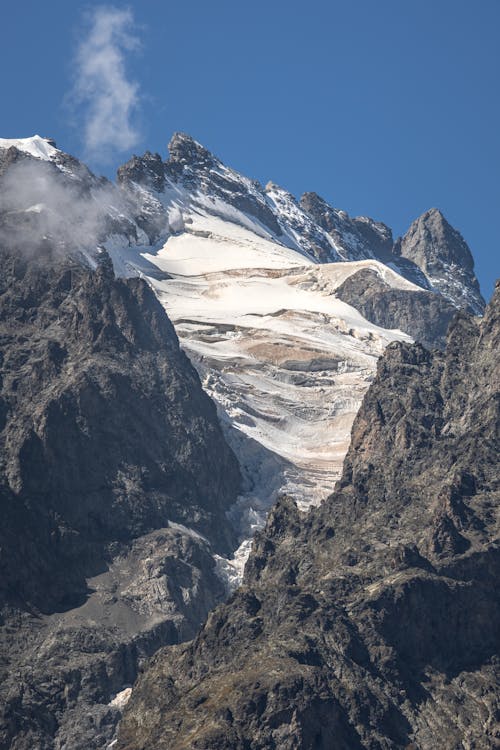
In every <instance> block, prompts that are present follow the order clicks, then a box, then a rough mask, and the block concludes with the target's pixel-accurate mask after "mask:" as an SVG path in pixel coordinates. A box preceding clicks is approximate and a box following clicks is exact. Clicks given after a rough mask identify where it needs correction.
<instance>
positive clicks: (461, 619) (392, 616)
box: [116, 286, 500, 750]
mask: <svg viewBox="0 0 500 750" xmlns="http://www.w3.org/2000/svg"><path fill="white" fill-rule="evenodd" d="M499 351H500V286H498V287H497V290H496V292H495V296H494V299H493V301H492V302H491V304H490V305H489V307H488V308H487V310H486V314H485V317H484V320H483V321H482V322H481V323H477V322H475V321H474V319H472V318H471V317H469V316H467V315H465V314H462V313H461V314H459V315H458V316H457V317H456V318H455V319H454V321H453V322H452V324H451V326H450V330H449V334H448V341H447V348H446V352H445V353H440V352H434V353H430V352H429V351H427V350H426V349H424V348H423V347H422V346H421V345H419V344H415V345H408V344H401V343H395V344H392V345H390V346H389V347H388V349H387V351H386V353H385V355H384V356H383V357H382V358H381V360H380V363H379V367H378V374H377V377H376V379H375V381H374V382H373V384H372V386H371V387H370V389H369V390H368V392H367V394H366V396H365V399H364V402H363V405H362V407H361V409H360V412H359V414H358V416H357V418H356V420H355V423H354V426H353V430H352V441H351V446H350V449H349V452H348V455H347V457H346V460H345V465H344V471H343V476H342V479H341V480H340V482H339V484H338V486H337V489H336V491H335V493H334V494H333V495H332V496H331V497H330V498H329V499H328V500H327V501H325V502H324V503H323V504H322V505H321V506H320V507H319V508H316V509H313V510H312V511H311V512H310V513H309V514H308V515H305V514H301V513H300V512H299V511H298V510H297V508H296V506H295V504H294V503H293V502H291V501H290V500H287V499H286V498H284V499H282V500H281V501H280V502H279V503H278V504H277V506H276V507H275V509H274V510H273V511H272V512H271V514H270V516H269V518H268V522H267V526H266V528H265V530H264V531H262V532H260V533H258V534H257V536H256V538H255V542H254V548H253V552H252V554H251V556H250V559H249V562H248V564H247V567H246V570H245V578H244V583H243V586H242V587H241V588H240V589H239V590H238V591H237V592H236V593H235V594H234V595H233V596H232V598H231V599H230V600H229V601H228V602H227V603H226V604H225V605H222V606H220V607H218V608H217V609H216V610H215V611H214V612H213V613H212V614H211V615H210V616H209V619H208V621H207V624H206V625H205V627H204V628H203V629H202V630H201V632H200V633H199V635H198V636H197V637H196V639H195V640H194V641H193V642H192V643H190V644H188V645H184V646H178V647H175V648H169V649H166V650H163V651H161V652H159V653H158V654H157V655H156V656H155V657H154V659H153V660H152V662H151V664H150V666H149V668H148V669H147V670H146V672H145V673H144V675H143V676H142V677H141V678H140V679H139V681H138V683H137V685H136V686H135V688H134V691H133V694H132V699H131V702H130V704H129V706H128V708H127V710H126V713H125V716H124V719H123V721H122V724H121V730H120V734H119V741H118V744H117V746H116V747H117V750H118V749H119V750H139V749H141V750H145V748H151V747H154V748H155V750H162V749H163V748H164V749H165V750H166V749H167V748H168V750H178V749H179V750H180V748H183V750H186V749H187V748H199V749H200V750H201V749H203V750H208V749H209V748H211V749H213V750H215V749H216V748H217V750H247V748H255V750H257V749H264V748H266V749H269V750H271V748H280V750H284V749H290V750H291V749H292V748H293V749H294V750H296V749H297V748H324V749H325V750H327V749H328V750H331V749H332V748H339V749H340V748H345V750H347V749H349V750H352V749H353V748H370V750H375V748H382V747H384V748H411V747H414V748H419V750H434V749H435V748H436V747H440V748H443V749H444V750H455V749H456V748H458V747H477V748H493V747H496V746H497V745H498V741H499V739H500V734H499V728H498V726H499V725H498V713H497V711H498V677H499V672H498V664H499V662H498V648H499V633H500V627H499V626H500V597H499V593H498V576H499V572H500V554H499V546H498V514H497V510H498V502H499V499H500V486H499V472H498V455H499V434H498V433H499V424H500V413H499V412H500V399H499V391H500V388H499V386H500V383H499V372H500V368H499V361H498V353H499Z"/></svg>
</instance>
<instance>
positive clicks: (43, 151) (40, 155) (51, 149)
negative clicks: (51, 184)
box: [0, 135, 59, 161]
mask: <svg viewBox="0 0 500 750" xmlns="http://www.w3.org/2000/svg"><path fill="white" fill-rule="evenodd" d="M9 148H16V149H17V150H18V151H23V152H24V153H26V154H30V156H34V157H35V158H36V159H43V160H44V161H48V160H49V159H52V158H54V157H55V156H56V155H57V154H58V153H59V151H58V149H57V148H56V144H55V141H53V140H52V138H42V137H41V136H39V135H33V136H31V137H30V138H0V149H9Z"/></svg>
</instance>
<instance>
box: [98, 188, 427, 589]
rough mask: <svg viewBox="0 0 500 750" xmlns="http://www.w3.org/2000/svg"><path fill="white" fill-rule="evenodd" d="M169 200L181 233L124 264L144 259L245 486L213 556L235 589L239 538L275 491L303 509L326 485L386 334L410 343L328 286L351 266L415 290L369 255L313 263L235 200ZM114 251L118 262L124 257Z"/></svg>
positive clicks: (242, 553)
mask: <svg viewBox="0 0 500 750" xmlns="http://www.w3.org/2000/svg"><path fill="white" fill-rule="evenodd" d="M170 199H171V200H172V204H171V206H173V207H172V208H171V212H172V214H173V213H174V210H175V212H176V214H175V216H176V221H177V225H178V226H180V227H183V231H179V232H176V233H174V234H172V235H171V236H169V237H168V239H167V241H166V242H165V244H163V245H162V246H160V247H158V248H157V249H156V252H155V251H154V250H153V251H152V250H151V249H150V248H148V249H146V250H145V251H144V252H143V253H142V257H141V258H140V259H139V258H136V261H135V263H134V265H135V268H136V269H137V267H139V266H141V264H142V263H145V264H146V265H144V266H143V267H142V271H141V272H142V273H143V274H144V275H145V276H146V278H147V279H148V281H149V283H150V284H151V286H152V287H153V289H154V290H155V292H156V294H157V296H158V298H159V299H160V301H161V302H162V304H163V305H164V307H165V310H166V311H167V313H168V315H169V317H170V319H171V320H172V322H173V323H174V325H175V327H176V330H177V334H178V336H179V338H180V341H181V344H182V346H183V348H184V350H185V351H186V353H187V354H188V355H189V357H190V358H191V361H192V362H193V364H194V365H195V367H196V368H197V370H198V372H199V374H200V377H201V379H202V382H203V385H204V388H205V389H206V391H207V392H208V393H209V394H210V396H211V397H212V398H213V399H214V401H215V402H216V404H217V406H218V410H219V415H220V419H221V422H222V424H223V426H224V428H225V432H226V436H227V438H228V441H229V442H230V444H231V446H232V447H233V450H234V451H235V453H236V454H237V456H238V458H239V461H240V464H241V467H242V471H243V475H244V480H245V488H244V493H243V495H242V496H241V497H240V498H239V500H238V503H237V504H236V506H235V507H234V509H233V517H234V521H235V523H236V524H237V526H238V528H239V529H240V532H241V547H240V549H239V550H238V551H237V552H236V555H235V557H234V560H232V561H227V560H222V559H219V561H218V563H219V569H220V570H221V572H222V573H223V574H224V575H225V577H226V578H227V579H228V580H229V582H230V584H231V585H236V584H237V583H238V582H239V580H240V578H241V574H242V571H243V567H244V564H245V561H246V559H247V556H248V553H249V550H250V541H249V540H250V539H251V537H252V535H253V533H254V531H255V529H256V528H259V527H260V526H262V524H263V523H264V521H265V516H266V513H267V511H268V509H269V507H270V506H271V505H272V504H273V503H274V502H275V500H276V498H277V496H278V495H279V494H281V493H287V494H288V495H291V496H292V497H293V498H294V499H295V500H296V501H297V503H298V504H299V507H301V508H302V509H306V508H307V507H309V506H310V505H312V504H316V503H319V502H320V501H321V500H322V499H323V498H324V497H326V495H328V494H329V493H330V492H332V490H333V488H334V485H335V482H336V481H337V479H338V478H339V475H340V471H341V467H342V462H343V459H344V456H345V453H346V451H347V447H348V444H349V439H350V430H351V426H352V422H353V419H354V416H355V414H356V412H357V410H358V408H359V405H360V403H361V399H362V397H363V395H364V393H365V391H366V389H367V388H368V385H369V383H370V381H371V379H372V377H373V374H374V371H375V367H376V362H377V359H378V357H379V356H380V355H381V354H382V352H383V350H384V349H385V347H386V346H387V344H388V343H389V342H390V341H392V340H394V339H405V340H409V337H408V336H407V335H405V334H403V333H402V332H401V331H387V330H385V329H382V328H379V327H378V326H376V325H373V324H372V323H370V322H368V321H367V320H366V319H365V318H363V316H362V315H361V314H360V313H359V312H358V311H357V310H356V309H355V308H353V307H351V306H350V305H347V304H345V303H344V302H342V301H341V300H339V299H338V298H337V297H336V296H335V289H336V288H337V287H338V286H339V285H340V284H342V283H343V281H344V280H345V279H346V278H347V277H348V276H350V275H351V274H353V273H355V272H356V271H358V270H359V269H360V268H371V269H373V270H374V271H376V272H377V273H379V274H380V275H381V276H382V277H383V279H384V280H385V281H386V282H387V283H389V284H391V285H392V286H394V287H400V288H416V287H414V286H413V284H411V283H410V282H409V281H406V280H405V279H403V278H402V277H401V276H399V275H398V274H397V273H396V272H394V271H392V270H391V269H389V268H388V267H387V266H384V265H383V264H381V263H379V262H378V261H375V260H364V261H358V262H339V263H330V264H318V263H317V262H316V261H315V260H314V259H313V258H312V257H310V256H307V255H305V254H304V252H299V251H298V250H294V249H292V248H290V247H287V246H284V245H281V244H279V243H278V242H277V241H276V240H275V239H274V238H273V237H272V235H271V234H270V233H269V232H266V231H265V230H264V229H263V227H262V225H260V224H259V223H258V222H256V221H255V220H253V219H251V218H249V217H245V216H244V215H243V218H242V215H241V213H240V212H238V211H236V209H234V208H233V207H230V206H228V207H226V209H225V210H221V206H220V205H217V206H216V208H217V211H218V212H219V215H217V216H216V215H213V213H212V211H213V210H214V203H215V201H210V199H207V198H204V201H197V202H196V203H195V204H194V205H193V204H191V205H190V206H189V207H188V208H186V206H185V205H182V202H181V201H182V196H180V195H179V191H176V193H171V194H170ZM218 203H221V201H218ZM220 214H222V216H221V215H220ZM226 217H227V218H226ZM266 235H267V236H266ZM113 257H114V260H115V263H116V264H121V265H122V266H123V267H125V266H126V265H127V263H128V264H130V262H131V257H130V256H129V257H128V258H127V257H125V256H124V255H122V256H121V257H116V252H114V254H113ZM147 267H149V268H152V267H155V268H157V269H159V271H161V272H162V273H161V274H155V275H151V274H150V273H148V270H147ZM162 275H163V278H162ZM165 275H167V276H168V277H169V278H165ZM157 276H158V277H159V278H157Z"/></svg>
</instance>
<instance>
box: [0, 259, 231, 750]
mask: <svg viewBox="0 0 500 750" xmlns="http://www.w3.org/2000/svg"><path fill="white" fill-rule="evenodd" d="M45 250H46V252H45V253H44V252H42V251H41V250H39V252H38V253H37V254H36V255H34V256H31V257H30V258H29V259H27V258H26V257H24V256H23V255H20V254H19V252H18V251H17V250H16V252H13V253H10V252H7V251H3V252H2V253H1V256H0V262H1V269H2V273H1V277H0V278H1V281H0V361H1V363H2V376H1V381H0V389H1V390H0V444H1V453H0V455H1V459H0V503H1V510H2V524H1V528H0V604H1V606H2V617H3V621H2V625H3V627H2V629H1V634H0V640H1V653H2V662H1V672H2V677H1V679H0V684H1V688H0V691H1V693H2V711H1V717H0V747H2V748H7V747H12V748H34V747H37V748H38V747H39V748H46V747H47V748H51V747H64V746H65V742H66V743H67V746H68V747H71V748H77V747H85V748H88V747H101V746H102V745H101V744H99V742H98V739H99V737H100V738H101V740H102V741H104V739H106V737H107V738H108V739H111V737H112V727H113V725H114V723H116V718H117V715H118V714H117V712H116V711H114V709H113V707H112V708H109V707H107V704H108V703H109V702H110V701H111V699H112V698H113V696H114V694H115V693H117V692H119V690H120V688H121V687H122V686H123V684H124V683H125V684H128V683H130V682H131V681H132V680H133V678H134V676H135V672H136V670H137V665H138V663H139V660H140V658H142V657H144V656H145V655H146V654H150V653H152V651H153V650H154V649H155V648H157V647H158V646H159V645H160V644H162V643H168V642H176V641H177V640H179V638H185V637H188V636H189V634H192V633H193V632H194V629H195V628H196V627H197V626H198V625H199V624H200V622H202V620H203V619H204V618H205V617H206V614H207V612H208V610H209V609H210V608H211V607H212V606H213V605H214V604H215V602H216V601H218V600H220V598H222V596H223V595H224V587H223V585H222V582H221V581H220V580H219V579H218V578H217V576H216V574H215V562H214V558H213V554H214V553H215V552H219V553H226V554H227V553H228V552H229V551H230V550H231V549H233V548H234V546H235V532H234V529H233V528H232V526H231V525H230V523H229V521H228V520H227V518H226V510H227V509H228V508H229V507H230V505H232V504H233V503H234V501H235V498H236V496H237V494H238V490H239V484H240V474H239V468H238V465H237V462H236V459H235V457H234V455H233V453H232V452H231V450H230V449H229V447H228V446H227V444H226V442H225V440H224V438H223V436H222V432H221V429H220V426H219V422H218V419H217V415H216V410H215V406H214V405H213V403H212V402H211V401H210V399H209V398H208V396H207V395H206V394H205V393H204V391H203V390H202V388H201V384H200V381H199V378H198V375H197V373H196V371H195V370H194V368H193V367H192V365H191V364H190V362H189V360H188V358H187V357H186V355H185V354H184V353H183V352H182V350H181V349H180V348H179V344H178V340H177V336H176V334H175V332H174V329H173V327H172V325H171V323H170V321H169V320H168V318H167V316H166V314H165V312H164V310H163V308H162V307H161V305H160V304H159V302H158V301H157V299H156V297H155V296H154V294H153V292H152V291H151V289H150V288H149V286H148V285H147V284H146V283H145V282H144V281H142V280H140V279H129V280H122V279H116V278H115V277H114V273H113V269H112V265H111V260H110V258H109V256H107V255H106V254H105V253H103V254H101V256H100V259H99V263H98V266H97V269H96V270H95V271H91V270H90V269H88V268H85V267H83V266H82V265H81V264H77V263H75V262H73V261H71V260H69V259H68V258H66V259H64V260H63V259H62V258H61V256H60V253H59V252H57V251H56V252H55V254H54V252H52V250H51V248H50V245H47V246H46V248H45ZM82 705H83V706H84V707H82ZM105 709H106V710H105ZM99 711H101V713H103V714H104V716H105V720H104V719H103V721H104V725H105V730H106V731H104V730H103V733H102V736H101V733H100V732H99V731H97V730H96V727H95V726H94V730H95V731H94V733H93V734H92V731H91V728H90V729H89V732H90V734H86V730H85V729H84V727H85V722H86V720H85V719H84V717H85V715H86V712H87V713H88V712H90V714H91V715H94V716H97V715H98V714H99ZM92 712H94V714H92ZM95 712H97V713H95ZM68 717H70V718H68ZM101 718H102V717H101ZM96 721H97V720H96ZM91 723H92V722H91ZM65 725H66V729H64V726H65ZM76 727H78V731H79V732H80V733H81V735H82V737H81V738H80V739H78V738H77V737H76V736H73V734H72V733H73V732H75V731H76ZM61 728H63V729H61ZM63 730H64V731H63ZM65 732H66V734H65ZM68 732H69V735H68V734H67V733H68ZM109 732H111V734H109ZM56 737H58V739H57V741H56V740H55V738H56ZM64 737H66V740H64ZM70 738H71V739H70ZM103 738H104V739H103ZM54 742H56V744H54ZM93 743H97V744H93Z"/></svg>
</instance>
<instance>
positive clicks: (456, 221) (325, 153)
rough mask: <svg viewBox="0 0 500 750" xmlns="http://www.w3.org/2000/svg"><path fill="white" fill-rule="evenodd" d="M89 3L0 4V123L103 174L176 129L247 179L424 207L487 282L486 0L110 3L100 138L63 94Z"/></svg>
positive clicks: (492, 181) (498, 52)
mask: <svg viewBox="0 0 500 750" xmlns="http://www.w3.org/2000/svg"><path fill="white" fill-rule="evenodd" d="M103 5H104V4H102V3H95V2H94V3H93V2H90V3H81V2H79V1H78V0H74V1H72V2H67V0H66V1H65V2H62V1H61V0H51V2H49V3H40V2H34V1H33V0H26V1H25V2H23V3H5V4H4V6H5V7H4V8H3V9H2V25H3V30H4V33H3V35H2V45H1V47H0V56H1V67H0V70H1V71H2V73H1V83H2V97H1V101H2V104H1V132H0V136H3V137H22V136H27V135H31V134H33V133H35V132H37V133H39V134H40V135H49V136H52V137H53V138H55V139H56V141H57V143H58V145H59V146H60V147H61V148H63V149H64V150H66V151H69V152H71V153H74V154H75V155H77V156H81V157H87V159H88V161H90V163H91V166H92V167H93V168H94V169H95V171H97V172H102V173H105V174H108V175H112V174H113V173H114V170H115V168H116V166H118V165H119V164H120V163H122V162H123V161H125V160H126V159H127V158H128V156H129V154H130V153H132V152H135V153H142V152H143V151H144V150H146V149H150V150H153V151H159V152H160V153H161V154H163V155H165V154H166V144H167V143H168V140H169V138H170V135H171V133H172V132H173V131H175V130H184V131H186V132H188V133H190V134H191V135H193V136H194V137H195V138H196V139H197V140H199V141H201V142H202V143H203V144H204V145H206V146H207V147H208V148H210V149H211V150H212V151H214V153H216V154H217V155H218V156H219V157H220V158H221V159H222V160H223V161H224V162H226V163H227V164H229V165H231V166H233V167H235V168H237V169H239V170H240V171H242V172H244V173H245V174H247V175H249V176H251V177H255V178H257V179H259V180H260V181H261V182H263V183H265V182H266V181H267V180H269V179H272V180H273V181H274V182H277V183H279V184H281V185H282V186H283V187H286V188H287V189H288V190H290V191H291V192H292V193H294V194H295V195H297V196H299V195H300V194H301V193H302V192H304V191H306V190H315V191H316V192H318V193H319V194H320V195H322V196H323V197H324V198H326V199H327V200H328V201H329V202H330V203H332V204H333V205H335V206H337V207H339V208H343V209H345V210H347V211H348V212H349V213H350V214H353V215H356V214H365V215H369V216H372V217H374V218H376V219H379V220H382V221H385V222H386V223H387V224H389V225H390V226H391V227H392V228H393V230H394V233H395V235H397V234H400V233H402V232H404V231H405V230H406V229H407V227H408V225H409V224H410V222H411V221H412V220H413V219H414V218H415V217H416V216H418V215H419V214H421V213H422V212H423V211H424V210H426V209H427V208H430V207H431V206H436V207H438V208H441V210H442V211H443V212H444V214H445V215H446V216H447V218H448V219H449V221H450V222H451V223H452V224H453V225H454V226H456V227H457V228H458V229H459V230H460V231H461V232H462V234H463V235H464V237H465V239H466V240H467V242H468V243H469V245H470V247H471V249H472V251H473V254H474V257H475V259H476V272H477V274H478V277H479V279H480V282H481V287H482V290H483V293H484V294H485V295H486V296H487V297H489V296H490V294H491V290H492V287H493V282H494V278H495V276H497V275H499V274H500V263H499V255H500V254H499V240H498V237H497V235H498V231H497V223H498V217H499V199H500V187H499V176H500V139H499V135H498V134H499V133H500V97H499V91H500V86H499V82H500V45H499V43H498V38H499V33H500V2H499V0H477V2H475V3H472V2H470V0H415V1H412V0H343V1H342V2H341V1H340V0H308V1H307V2H296V0H267V1H265V2H264V1H263V0H252V2H245V3H243V2H238V1H237V0H232V1H231V2H227V1H225V0H221V1H218V0H212V1H211V2H207V1H206V0H204V1H203V0H191V2H188V1H187V0H184V2H182V3H181V2H168V1H165V0H142V1H141V2H130V3H120V2H116V3H110V4H108V5H107V7H108V8H109V7H110V6H112V7H114V8H116V9H119V10H124V9H128V10H129V11H130V18H132V19H133V21H132V22H131V23H128V24H127V28H126V30H125V32H124V33H125V37H126V38H125V42H124V43H125V47H126V48H127V49H126V50H125V52H124V65H125V82H126V83H128V84H130V85H131V86H132V89H131V90H130V89H129V90H128V93H129V94H130V95H131V100H130V111H127V113H126V116H127V124H128V126H129V127H130V132H128V131H125V132H122V136H123V137H121V138H116V139H115V145H116V146H117V147H116V148H114V149H110V148H104V149H102V150H101V151H99V150H95V149H89V137H87V143H85V142H84V140H85V138H84V137H83V134H84V133H85V123H86V122H87V121H88V101H84V100H80V101H75V97H74V95H73V94H74V90H75V75H77V73H79V75H80V79H79V80H80V84H81V74H82V71H81V60H80V68H78V61H77V58H78V54H79V53H81V52H82V44H83V43H84V42H85V39H87V38H88V32H89V14H90V15H92V13H94V12H95V10H96V8H98V7H102V6H103ZM134 40H136V41H137V42H138V44H134ZM122 42H123V39H122ZM83 51H84V52H85V51H87V52H88V48H85V47H84V48H83ZM71 92H73V94H72V93H71ZM80 92H81V86H80ZM136 105H137V106H136ZM129 115H130V116H129ZM128 136H130V138H129V137H128ZM129 142H131V145H129ZM108 145H109V144H108Z"/></svg>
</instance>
